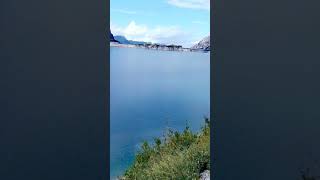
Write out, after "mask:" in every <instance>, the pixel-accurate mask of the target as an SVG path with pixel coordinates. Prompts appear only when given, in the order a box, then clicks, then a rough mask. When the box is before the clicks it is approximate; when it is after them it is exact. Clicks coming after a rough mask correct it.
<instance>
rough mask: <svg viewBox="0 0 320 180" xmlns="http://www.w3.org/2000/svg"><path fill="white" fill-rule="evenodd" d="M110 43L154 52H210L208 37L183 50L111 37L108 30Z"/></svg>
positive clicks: (178, 46) (121, 37)
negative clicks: (153, 50)
mask: <svg viewBox="0 0 320 180" xmlns="http://www.w3.org/2000/svg"><path fill="white" fill-rule="evenodd" d="M110 42H115V43H116V44H119V45H117V46H121V47H126V46H128V47H139V48H146V49H155V50H169V51H210V36H207V37H205V38H203V39H202V40H201V41H199V43H197V44H195V45H193V46H192V47H191V48H183V47H182V46H180V45H174V44H171V45H165V44H157V43H150V42H143V41H133V40H128V39H127V38H126V37H124V36H120V35H117V36H113V34H112V33H111V30H110Z"/></svg>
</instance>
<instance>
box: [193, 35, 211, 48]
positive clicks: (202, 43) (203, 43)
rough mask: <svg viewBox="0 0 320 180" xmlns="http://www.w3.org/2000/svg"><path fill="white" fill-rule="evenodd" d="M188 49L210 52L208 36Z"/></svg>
mask: <svg viewBox="0 0 320 180" xmlns="http://www.w3.org/2000/svg"><path fill="white" fill-rule="evenodd" d="M190 49H191V50H203V51H210V36H207V37H205V38H203V39H202V40H201V41H200V42H198V43H197V44H195V45H194V46H192V47H191V48H190Z"/></svg>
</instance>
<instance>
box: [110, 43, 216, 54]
mask: <svg viewBox="0 0 320 180" xmlns="http://www.w3.org/2000/svg"><path fill="white" fill-rule="evenodd" d="M110 47H120V48H139V49H147V50H156V51H176V52H201V53H210V51H205V50H202V49H200V50H195V49H190V48H180V49H164V48H153V47H150V48H149V47H145V46H143V45H134V44H120V43H117V42H110Z"/></svg>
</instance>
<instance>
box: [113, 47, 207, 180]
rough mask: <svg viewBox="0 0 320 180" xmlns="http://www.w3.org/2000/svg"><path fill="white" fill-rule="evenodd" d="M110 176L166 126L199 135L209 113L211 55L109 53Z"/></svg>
mask: <svg viewBox="0 0 320 180" xmlns="http://www.w3.org/2000/svg"><path fill="white" fill-rule="evenodd" d="M110 56H111V57H110V73H111V74H110V91H111V92H110V106H111V107H110V108H111V109H110V116H111V117H110V121H111V122H110V125H111V127H110V138H111V139H110V146H111V149H110V173H111V178H114V177H116V176H119V175H121V174H122V173H123V172H124V170H125V169H126V168H127V167H128V166H129V165H130V164H131V163H132V162H133V158H134V153H135V152H136V151H137V149H138V148H139V145H140V143H141V141H142V140H152V139H153V137H159V136H161V135H163V133H164V132H165V129H166V127H170V128H173V129H175V130H182V129H183V128H184V127H185V126H186V123H187V122H188V124H189V125H190V127H191V129H193V130H199V128H200V127H201V125H203V123H204V121H203V117H204V116H209V113H210V110H209V109H210V54H209V53H199V52H172V51H156V50H146V49H135V48H118V47H111V49H110Z"/></svg>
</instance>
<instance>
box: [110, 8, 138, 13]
mask: <svg viewBox="0 0 320 180" xmlns="http://www.w3.org/2000/svg"><path fill="white" fill-rule="evenodd" d="M111 11H113V12H118V13H123V14H137V12H136V11H130V10H126V9H111Z"/></svg>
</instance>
